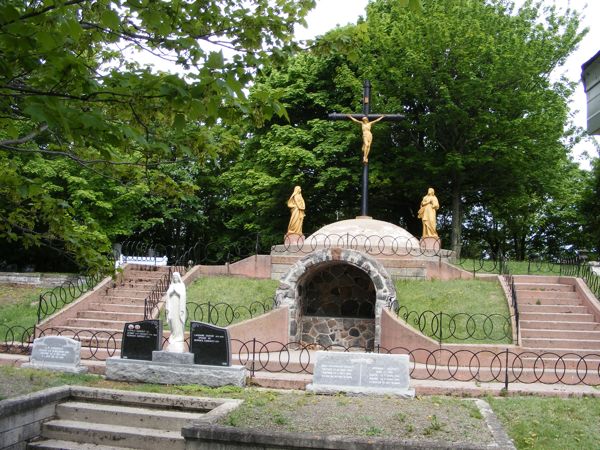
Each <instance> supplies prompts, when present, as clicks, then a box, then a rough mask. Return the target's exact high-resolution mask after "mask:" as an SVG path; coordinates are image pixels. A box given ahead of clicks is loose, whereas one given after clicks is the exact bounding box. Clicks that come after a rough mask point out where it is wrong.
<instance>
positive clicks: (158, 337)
mask: <svg viewBox="0 0 600 450" xmlns="http://www.w3.org/2000/svg"><path fill="white" fill-rule="evenodd" d="M162 334H163V333H162V322H161V321H160V320H142V321H140V322H128V323H126V324H125V326H124V327H123V340H122V342H121V358H123V359H141V360H146V361H152V352H153V351H155V350H160V348H161V346H162Z"/></svg>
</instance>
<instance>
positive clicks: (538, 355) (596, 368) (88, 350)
mask: <svg viewBox="0 0 600 450" xmlns="http://www.w3.org/2000/svg"><path fill="white" fill-rule="evenodd" d="M13 328H15V327H13ZM38 333H39V336H40V337H42V336H57V335H58V336H66V337H70V338H72V339H75V340H78V341H80V342H81V348H82V356H81V357H82V359H84V360H95V361H104V360H106V359H107V358H110V357H113V356H117V355H118V354H119V353H120V348H121V337H122V333H121V332H114V333H109V332H106V331H93V330H80V331H77V332H74V331H73V330H67V329H61V328H48V329H44V330H41V331H39V332H38ZM10 334H11V335H12V336H13V337H14V338H13V339H12V340H6V339H5V341H4V342H2V343H1V344H0V349H2V350H3V352H10V353H21V354H27V353H29V352H30V351H31V343H32V341H33V329H29V330H25V331H23V330H11V331H10ZM7 335H8V334H7ZM21 339H23V340H21ZM166 342H167V340H166V339H163V347H165V346H166ZM188 345H189V342H188ZM231 346H232V349H233V350H232V357H233V360H234V362H235V363H236V364H242V365H244V366H246V367H247V369H248V371H249V373H250V376H251V377H254V376H256V373H257V372H270V373H297V374H307V375H310V374H312V373H313V364H314V358H315V354H314V352H315V351H316V350H323V351H337V352H356V351H360V352H369V351H370V350H368V349H366V348H362V347H343V346H340V345H331V346H321V345H319V344H302V343H300V342H287V343H284V342H278V341H268V342H263V341H260V340H258V339H250V340H247V341H240V340H237V339H232V340H231ZM374 351H375V352H376V353H388V354H407V355H409V357H410V361H411V363H410V364H411V366H410V376H411V378H412V379H415V380H438V381H448V380H453V381H477V382H500V383H504V385H505V387H506V388H508V387H509V384H510V383H542V384H559V383H561V384H569V385H578V384H583V385H589V386H600V352H596V353H594V352H590V353H581V354H577V353H563V354H560V353H556V352H531V351H519V350H516V349H513V350H511V349H505V350H502V351H492V350H475V349H473V350H467V349H461V350H452V349H449V348H445V347H440V348H436V349H425V348H416V349H408V348H405V347H394V348H383V347H379V346H377V347H375V349H374Z"/></svg>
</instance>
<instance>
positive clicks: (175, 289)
mask: <svg viewBox="0 0 600 450" xmlns="http://www.w3.org/2000/svg"><path fill="white" fill-rule="evenodd" d="M172 278H173V279H172V281H171V284H170V285H169V289H167V294H166V295H167V304H166V307H165V309H166V313H167V323H168V324H169V328H170V329H171V335H170V336H169V343H168V345H167V351H168V352H174V353H183V352H185V351H186V348H185V321H186V319H187V311H186V309H185V304H186V301H187V298H186V297H187V296H186V293H185V284H184V282H183V280H182V279H181V275H180V274H179V272H174V273H173V277H172Z"/></svg>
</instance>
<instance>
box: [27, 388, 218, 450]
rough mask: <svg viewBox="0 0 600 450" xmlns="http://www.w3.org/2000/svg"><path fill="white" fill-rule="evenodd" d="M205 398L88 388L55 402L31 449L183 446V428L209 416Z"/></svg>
mask: <svg viewBox="0 0 600 450" xmlns="http://www.w3.org/2000/svg"><path fill="white" fill-rule="evenodd" d="M207 400H208V399H200V398H193V397H182V396H172V395H165V396H159V395H156V394H145V393H136V392H120V391H105V392H103V391H98V392H97V393H96V392H94V390H93V389H88V390H87V391H84V392H83V393H80V395H77V394H76V395H75V396H73V397H72V398H71V399H69V400H67V401H63V402H62V403H59V404H58V405H56V409H55V415H54V417H53V418H52V419H50V420H48V421H47V422H45V423H44V424H43V425H42V429H41V434H40V436H39V437H38V438H36V439H35V441H33V442H30V443H29V444H28V446H27V448H28V449H56V448H62V449H99V450H105V449H109V448H110V449H150V450H163V449H169V450H184V448H185V441H184V439H183V437H182V436H181V428H183V427H184V426H188V425H190V424H192V423H193V422H197V421H205V420H207V419H208V417H210V415H209V416H207V414H210V413H211V410H212V409H213V408H214V407H215V406H214V405H210V402H213V401H212V400H209V401H207Z"/></svg>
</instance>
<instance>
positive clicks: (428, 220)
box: [417, 188, 440, 238]
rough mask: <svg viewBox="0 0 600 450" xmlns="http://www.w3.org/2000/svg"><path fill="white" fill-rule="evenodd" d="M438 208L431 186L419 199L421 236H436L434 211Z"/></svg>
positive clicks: (438, 204)
mask: <svg viewBox="0 0 600 450" xmlns="http://www.w3.org/2000/svg"><path fill="white" fill-rule="evenodd" d="M439 208H440V203H439V202H438V199H437V197H436V196H435V191H434V190H433V188H429V189H428V190H427V195H426V196H425V197H423V200H421V207H420V208H419V213H418V215H417V216H418V217H419V219H421V220H422V221H423V236H422V237H424V238H426V237H434V238H437V237H438V234H437V231H436V211H437V210H438V209H439Z"/></svg>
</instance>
